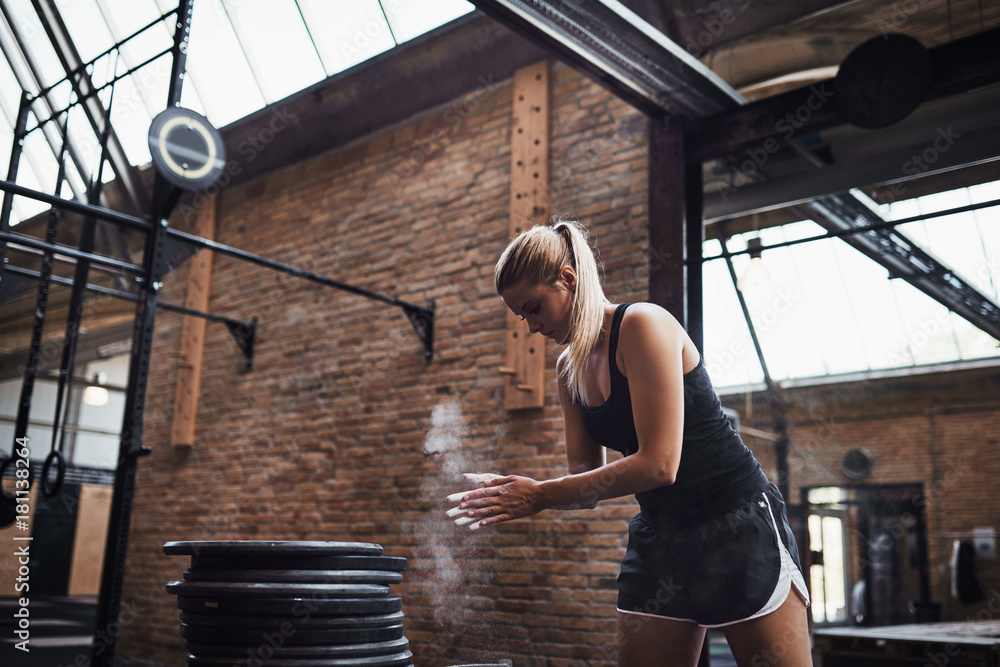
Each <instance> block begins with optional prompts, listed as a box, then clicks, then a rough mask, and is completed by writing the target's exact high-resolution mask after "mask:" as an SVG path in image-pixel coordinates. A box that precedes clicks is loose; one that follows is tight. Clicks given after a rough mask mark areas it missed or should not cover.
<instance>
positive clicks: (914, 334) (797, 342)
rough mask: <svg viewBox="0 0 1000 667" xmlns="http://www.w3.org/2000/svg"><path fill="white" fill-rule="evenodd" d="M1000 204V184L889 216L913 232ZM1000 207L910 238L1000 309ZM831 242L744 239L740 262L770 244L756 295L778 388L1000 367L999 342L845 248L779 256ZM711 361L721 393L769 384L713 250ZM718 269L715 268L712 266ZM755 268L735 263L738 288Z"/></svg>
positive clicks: (803, 225)
mask: <svg viewBox="0 0 1000 667" xmlns="http://www.w3.org/2000/svg"><path fill="white" fill-rule="evenodd" d="M997 199H1000V181H996V182H992V183H985V184H982V185H977V186H974V187H969V188H960V189H958V190H953V191H950V192H945V193H941V194H936V195H929V196H924V197H916V198H912V199H908V200H905V201H900V202H897V203H894V204H891V205H884V206H880V207H878V209H879V213H880V215H881V216H882V217H883V218H884V219H885V220H887V221H892V220H903V219H908V218H912V217H915V216H920V215H926V214H929V213H933V212H940V211H946V210H951V209H954V208H958V207H962V206H967V205H969V204H977V203H985V202H990V201H993V200H997ZM998 211H1000V206H991V207H988V208H981V209H979V210H974V211H965V212H962V213H957V214H953V215H946V216H941V217H935V218H930V219H927V220H921V221H916V222H910V223H906V224H904V225H901V226H900V227H899V230H900V231H901V232H903V233H904V234H905V235H906V236H907V237H908V238H910V239H911V240H912V241H913V242H914V243H916V244H918V245H920V246H921V247H922V248H923V249H924V250H926V251H927V252H929V253H931V254H933V255H935V257H937V258H938V259H939V260H941V261H942V262H943V263H945V264H946V265H948V266H950V267H951V268H952V269H953V270H954V271H955V272H956V273H957V274H959V275H960V276H962V277H963V278H965V279H966V280H967V281H968V282H969V283H971V284H972V285H974V286H975V287H976V288H977V289H978V290H979V291H980V292H981V293H982V294H984V295H985V296H987V297H989V298H990V299H992V300H993V301H994V302H998V301H1000V294H998V286H1000V226H998V225H997V224H996V217H997V213H998ZM824 233H825V230H824V229H823V228H821V227H820V226H819V225H817V224H816V223H814V222H812V221H811V220H803V221H799V222H794V223H791V224H786V225H782V226H780V227H774V228H769V229H762V230H760V231H759V232H752V233H747V234H740V235H737V236H733V237H732V238H730V239H729V241H728V248H729V250H730V252H736V251H740V250H745V249H746V248H747V244H748V242H749V239H750V238H752V237H759V238H760V240H761V241H762V243H763V246H764V248H765V250H764V252H763V254H762V257H761V259H762V260H763V263H764V265H765V266H766V267H767V270H768V272H769V274H770V280H769V282H768V283H766V284H764V285H761V286H759V287H757V288H756V289H753V290H749V289H748V290H747V291H745V292H744V298H745V299H746V302H747V308H748V310H749V311H750V316H751V319H752V321H753V323H754V327H755V329H756V332H757V335H758V338H759V340H760V345H761V351H762V353H763V356H764V360H765V363H766V364H767V367H768V371H769V373H770V375H771V377H772V378H773V379H774V380H775V381H778V382H781V381H789V380H807V379H811V378H819V377H827V376H836V375H845V374H851V373H871V372H877V371H885V370H890V369H901V368H915V367H920V366H929V365H937V364H943V363H956V362H966V361H972V360H979V359H987V358H996V359H1000V347H998V341H997V340H996V339H995V338H993V337H992V336H990V335H988V334H986V333H984V332H983V331H982V330H981V329H979V328H977V327H975V326H973V325H972V324H970V323H969V322H968V321H966V320H965V319H963V318H961V317H959V316H958V315H956V314H954V313H952V312H950V311H949V310H948V309H947V308H946V307H945V306H943V305H942V304H941V303H939V302H938V301H936V300H934V299H932V298H930V297H928V296H927V295H925V294H924V293H923V292H921V291H919V290H918V289H916V288H914V287H913V286H911V285H910V284H909V283H907V282H905V281H903V280H900V279H890V278H889V275H888V272H887V271H886V269H885V268H883V267H882V266H880V265H879V264H877V263H875V262H874V261H872V260H871V259H869V258H868V257H866V256H865V255H863V254H861V253H860V252H858V251H856V250H854V249H853V248H851V247H850V246H848V245H847V244H846V243H844V242H843V241H841V240H839V239H823V240H817V241H812V242H808V243H802V244H798V245H794V246H788V247H783V248H775V249H772V250H767V246H769V245H773V244H776V243H783V242H786V241H789V240H792V239H797V238H810V237H814V236H820V235H822V234H824ZM704 252H705V256H706V258H709V261H706V263H705V266H704V279H705V361H706V364H707V365H708V368H709V372H710V373H711V375H712V379H713V382H714V383H715V384H716V386H717V387H719V388H720V389H724V388H731V389H735V388H740V387H746V386H750V385H759V384H761V383H763V382H764V374H763V369H762V367H761V365H760V363H759V361H758V357H757V354H756V351H755V349H754V345H753V341H752V339H751V337H750V332H749V329H748V328H747V326H746V323H745V321H744V320H743V318H742V316H741V310H740V305H739V301H738V299H737V295H736V290H735V288H734V286H733V282H732V278H731V276H730V274H729V270H728V268H727V266H726V263H725V260H724V259H722V258H721V257H719V256H720V254H721V252H722V245H721V244H720V242H719V241H717V240H710V241H707V242H706V243H705V248H704ZM712 257H715V258H714V259H712ZM749 264H750V258H749V256H748V255H746V254H743V255H737V256H734V257H733V265H734V269H735V273H736V275H737V276H741V275H743V273H744V272H745V271H746V269H747V267H748V266H749Z"/></svg>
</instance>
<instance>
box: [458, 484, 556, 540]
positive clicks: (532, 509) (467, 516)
mask: <svg viewBox="0 0 1000 667" xmlns="http://www.w3.org/2000/svg"><path fill="white" fill-rule="evenodd" d="M463 477H464V478H465V480H466V481H468V482H471V483H473V484H477V485H479V487H480V488H478V489H474V490H472V491H463V492H460V493H455V494H452V495H450V496H448V500H449V501H451V502H458V503H459V504H458V507H455V508H453V509H451V510H449V511H448V516H449V517H452V518H454V517H459V518H457V519H456V520H455V523H456V524H458V525H460V526H461V525H465V524H470V525H469V530H476V529H478V528H479V527H480V526H488V525H490V524H494V523H499V522H501V521H509V520H511V519H519V518H521V517H526V516H531V515H532V514H537V513H538V512H541V511H542V510H543V509H545V506H544V504H543V502H542V490H541V484H540V483H539V482H537V481H535V480H533V479H531V478H530V477H521V476H519V475H507V476H502V475H494V474H484V475H473V474H465V475H463Z"/></svg>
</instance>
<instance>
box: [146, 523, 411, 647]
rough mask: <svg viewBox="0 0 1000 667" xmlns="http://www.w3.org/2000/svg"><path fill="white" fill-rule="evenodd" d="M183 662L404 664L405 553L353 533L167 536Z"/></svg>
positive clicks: (169, 588) (166, 550)
mask: <svg viewBox="0 0 1000 667" xmlns="http://www.w3.org/2000/svg"><path fill="white" fill-rule="evenodd" d="M163 551H164V553H166V554H169V555H185V556H191V567H190V569H188V570H186V571H185V572H184V581H171V582H170V583H168V584H167V592H168V593H170V594H171V595H176V596H177V607H178V608H179V609H180V610H181V636H182V637H183V638H184V645H185V647H186V648H187V650H188V657H187V663H188V665H189V667H237V666H239V667H348V666H350V667H355V666H356V667H383V666H384V667H392V666H395V665H399V666H401V667H403V666H406V667H412V666H411V665H410V660H411V658H412V657H413V654H412V653H411V652H410V651H409V650H408V648H409V642H408V641H407V639H406V637H404V636H403V611H402V609H403V604H402V600H401V598H398V597H390V596H389V585H390V584H394V583H398V582H400V581H402V580H403V574H402V572H403V570H405V569H406V559H405V558H393V557H389V556H383V555H382V547H381V546H379V545H378V544H367V543H360V542H271V541H234V542H227V541H204V542H167V543H166V544H165V545H163Z"/></svg>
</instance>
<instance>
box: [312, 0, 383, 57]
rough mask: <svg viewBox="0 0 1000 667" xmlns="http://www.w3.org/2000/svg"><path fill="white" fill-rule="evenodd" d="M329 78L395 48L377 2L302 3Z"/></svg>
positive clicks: (319, 1) (360, 0) (318, 0)
mask: <svg viewBox="0 0 1000 667" xmlns="http://www.w3.org/2000/svg"><path fill="white" fill-rule="evenodd" d="M298 5H299V8H300V9H301V10H302V16H303V17H305V20H306V22H307V23H308V24H309V32H310V34H311V35H312V37H313V39H314V40H315V42H316V48H317V49H318V50H319V53H320V57H321V58H322V59H323V66H324V67H325V69H326V73H327V75H333V74H336V73H337V72H341V71H343V70H345V69H347V68H349V67H352V66H354V65H357V64H358V63H360V62H362V61H365V60H368V59H369V58H373V57H374V56H377V55H378V54H380V53H382V52H383V51H388V50H389V49H391V48H392V47H394V46H395V45H396V43H395V42H394V41H393V38H392V32H391V31H390V30H389V26H388V24H387V23H386V21H385V16H384V15H383V14H382V9H381V8H380V7H379V3H378V0H356V1H355V2H349V3H333V2H328V1H327V0H299V2H298Z"/></svg>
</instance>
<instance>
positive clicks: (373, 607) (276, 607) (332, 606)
mask: <svg viewBox="0 0 1000 667" xmlns="http://www.w3.org/2000/svg"><path fill="white" fill-rule="evenodd" d="M177 608H178V609H180V610H181V611H190V612H194V613H199V614H209V613H218V614H244V615H254V614H256V615H268V616H277V615H280V616H293V617H295V618H302V617H304V616H307V615H311V616H347V615H353V614H392V613H394V612H397V611H401V610H402V609H403V598H400V597H391V598H388V597H386V598H338V599H327V598H324V597H315V598H313V597H303V598H226V597H188V596H187V595H178V596H177Z"/></svg>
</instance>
